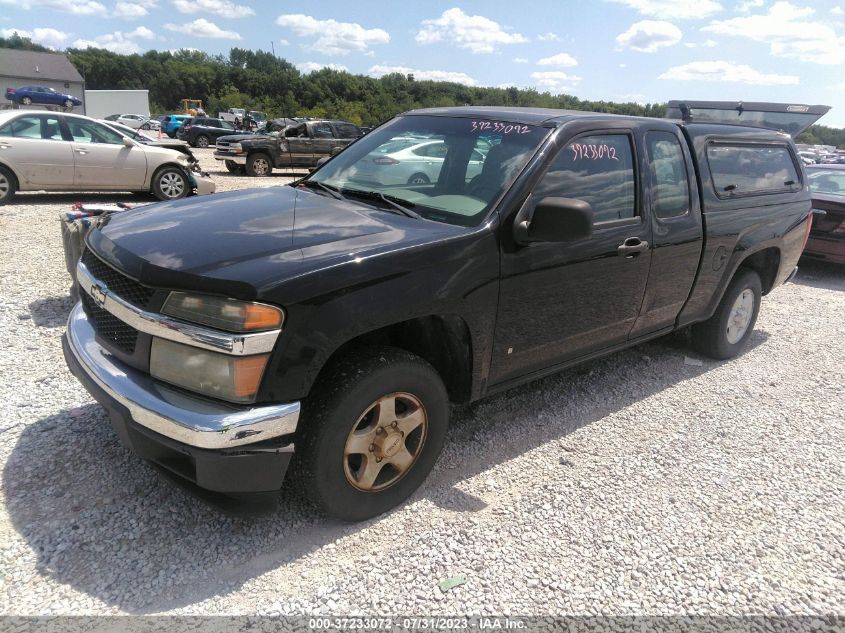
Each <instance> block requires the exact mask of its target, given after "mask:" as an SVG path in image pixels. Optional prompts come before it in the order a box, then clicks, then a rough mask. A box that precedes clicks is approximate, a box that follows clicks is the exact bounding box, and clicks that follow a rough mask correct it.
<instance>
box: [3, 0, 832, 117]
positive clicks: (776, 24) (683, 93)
mask: <svg viewBox="0 0 845 633" xmlns="http://www.w3.org/2000/svg"><path fill="white" fill-rule="evenodd" d="M13 31H17V32H18V33H20V34H21V35H25V36H29V37H31V38H32V39H33V40H34V41H36V42H39V43H41V44H44V45H46V46H49V47H52V48H55V49H57V50H61V49H64V48H67V47H76V48H83V47H87V46H97V47H101V48H107V49H109V50H112V51H115V52H118V53H134V52H143V51H145V50H150V49H157V50H178V49H180V48H193V49H199V50H203V51H206V52H208V53H212V54H214V53H224V54H226V53H228V51H229V49H230V48H231V47H233V46H238V47H242V48H250V49H262V50H267V51H269V50H271V49H275V52H276V54H277V55H278V56H280V57H284V58H285V59H287V60H288V61H290V62H291V63H293V64H295V65H296V66H297V67H298V68H299V69H300V70H301V71H303V72H311V71H313V70H316V69H319V68H322V67H325V66H329V67H333V68H337V69H340V70H348V71H349V72H352V73H360V74H367V75H371V76H374V77H378V76H380V75H383V74H385V73H390V72H401V73H413V74H414V76H415V77H416V78H418V79H438V80H450V81H458V82H461V83H465V84H468V85H473V86H518V87H526V88H527V87H533V88H536V89H538V90H540V91H541V92H545V91H548V92H551V93H553V94H558V93H566V94H572V95H574V96H576V97H579V98H581V99H589V100H608V101H635V102H638V103H661V102H666V101H668V100H669V99H690V100H692V99H711V100H720V101H721V100H729V101H733V100H736V101H777V102H789V103H805V104H824V105H829V106H832V107H833V109H832V110H831V111H830V112H829V113H828V114H827V115H825V116H824V117H823V118H822V119H821V120H820V121H819V123H821V124H823V125H828V126H831V127H840V128H842V127H845V0H843V1H836V0H817V1H812V2H808V1H806V0H805V1H798V0H789V1H787V0H778V1H770V0H556V1H555V0H531V1H530V2H513V1H512V0H511V1H509V2H504V1H499V0H485V1H483V2H481V1H473V0H463V1H461V0H449V1H446V2H440V1H439V0H438V1H430V0H428V1H426V2H422V1H418V0H405V1H404V2H400V1H397V0H392V1H389V0H357V1H355V2H350V1H349V0H342V1H341V0H316V1H314V2H307V3H304V2H289V1H288V0H276V1H270V0H132V1H125V0H0V34H2V35H4V36H8V35H11V33H12V32H13Z"/></svg>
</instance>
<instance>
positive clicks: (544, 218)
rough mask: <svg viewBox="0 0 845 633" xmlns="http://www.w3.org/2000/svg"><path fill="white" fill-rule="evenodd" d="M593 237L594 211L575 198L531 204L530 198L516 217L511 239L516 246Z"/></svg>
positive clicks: (587, 203)
mask: <svg viewBox="0 0 845 633" xmlns="http://www.w3.org/2000/svg"><path fill="white" fill-rule="evenodd" d="M592 234H593V208H592V207H591V206H590V203H589V202H585V201H584V200H576V199H574V198H554V197H548V198H543V199H542V200H540V201H539V202H537V203H536V204H534V205H532V198H531V196H529V197H528V200H526V201H525V204H523V205H522V208H521V209H520V210H519V212H518V213H517V214H516V218H514V223H513V237H514V239H515V240H516V241H517V243H519V244H530V243H531V242H576V241H578V240H583V239H587V238H588V237H590V236H591V235H592Z"/></svg>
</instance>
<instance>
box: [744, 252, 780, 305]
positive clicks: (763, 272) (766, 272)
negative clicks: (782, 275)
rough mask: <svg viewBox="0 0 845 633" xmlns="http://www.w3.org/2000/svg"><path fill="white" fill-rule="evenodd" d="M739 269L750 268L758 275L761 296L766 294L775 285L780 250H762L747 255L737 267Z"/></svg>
mask: <svg viewBox="0 0 845 633" xmlns="http://www.w3.org/2000/svg"><path fill="white" fill-rule="evenodd" d="M739 266H740V268H750V269H751V270H753V271H755V272H756V273H757V274H758V275H760V282H761V284H762V286H763V294H764V295H765V294H768V293H769V291H770V290H771V289H772V287H773V286H774V285H775V279H776V278H777V274H778V270H780V249H778V248H775V247H770V248H764V249H763V250H762V251H757V252H756V253H754V254H753V255H749V256H748V257H746V258H745V259H744V260H742V263H741V264H740V265H739Z"/></svg>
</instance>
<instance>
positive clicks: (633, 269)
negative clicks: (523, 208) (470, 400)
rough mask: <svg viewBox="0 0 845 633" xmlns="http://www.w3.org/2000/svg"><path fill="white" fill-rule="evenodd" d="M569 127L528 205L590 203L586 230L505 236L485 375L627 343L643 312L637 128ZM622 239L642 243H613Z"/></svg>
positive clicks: (644, 238) (495, 377) (643, 225)
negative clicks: (586, 233)
mask: <svg viewBox="0 0 845 633" xmlns="http://www.w3.org/2000/svg"><path fill="white" fill-rule="evenodd" d="M576 130H577V131H579V132H580V133H578V134H576V135H575V136H574V137H573V138H571V140H569V141H568V143H567V144H566V145H565V146H564V147H563V149H562V150H560V152H559V153H558V155H557V157H556V158H555V159H554V160H553V162H552V163H551V165H550V166H549V168H548V169H547V171H546V172H545V174H544V175H543V176H542V177H541V178H540V180H539V182H538V183H537V184H536V185H535V187H534V189H533V191H532V194H531V197H530V198H529V201H528V204H536V202H538V201H539V200H541V199H543V198H545V197H561V198H574V199H578V200H584V201H586V202H589V203H590V205H591V207H592V209H593V229H592V236H591V237H589V238H587V239H582V240H578V241H572V242H535V243H532V244H528V245H514V244H510V245H508V244H509V243H511V242H512V240H503V251H502V258H501V275H502V276H501V286H500V299H499V311H498V318H497V323H496V333H495V343H494V348H493V362H492V366H491V372H490V373H491V382H492V383H500V382H507V381H508V380H512V379H518V378H520V377H523V376H525V375H527V374H531V373H534V372H540V371H542V370H544V369H546V368H551V367H554V366H556V365H561V364H563V363H566V362H568V361H571V360H574V359H576V358H579V357H583V356H587V355H589V354H591V353H593V352H597V351H599V350H602V349H605V348H608V347H612V346H614V345H618V344H620V343H624V342H625V341H626V340H627V338H628V334H629V332H630V331H631V328H632V327H633V325H634V322H635V321H636V319H637V317H638V315H639V313H640V307H641V305H642V303H643V296H644V294H645V288H646V282H647V280H648V272H649V265H650V261H651V249H650V247H649V244H648V242H649V241H650V235H651V228H650V225H649V224H648V223H647V222H646V221H644V218H643V217H642V215H643V214H642V211H641V209H642V203H641V195H640V188H639V186H638V184H637V183H638V174H637V164H636V155H637V152H636V149H635V148H636V143H635V134H634V130H631V129H628V128H627V127H625V126H619V127H615V126H606V127H603V128H602V129H589V127H587V128H586V129H585V127H584V126H583V125H582V126H579V128H576ZM576 130H573V131H576ZM503 230H511V227H510V226H507V227H503ZM625 245H629V246H635V249H640V250H634V251H633V252H632V251H631V250H629V249H628V248H622V249H620V247H623V246H625ZM636 245H638V246H636Z"/></svg>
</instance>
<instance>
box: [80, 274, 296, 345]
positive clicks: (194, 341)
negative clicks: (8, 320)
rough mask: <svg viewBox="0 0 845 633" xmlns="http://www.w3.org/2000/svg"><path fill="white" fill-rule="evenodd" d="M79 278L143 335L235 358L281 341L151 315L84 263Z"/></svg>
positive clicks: (82, 285) (265, 335)
mask: <svg viewBox="0 0 845 633" xmlns="http://www.w3.org/2000/svg"><path fill="white" fill-rule="evenodd" d="M76 278H77V281H78V282H79V287H80V288H81V289H82V290H83V291H85V292H86V293H87V294H88V295H90V296H91V298H92V299H93V300H94V302H95V303H96V304H97V305H99V306H100V307H101V308H103V310H105V311H106V312H109V313H111V314H113V315H114V316H116V317H117V318H118V319H120V320H121V321H123V322H124V323H126V324H127V325H131V326H132V327H133V328H135V329H136V330H138V331H139V332H145V333H146V334H150V335H151V336H157V337H159V338H164V339H167V340H168V341H174V342H176V343H184V344H185V345H191V346H192V347H199V348H200V349H207V350H211V351H213V352H222V353H223V354H230V355H232V356H248V355H250V354H266V353H268V352H271V351H273V347H274V346H275V345H276V339H278V338H279V333H280V332H281V330H271V331H269V332H256V333H254V334H233V333H231V332H223V331H221V330H213V329H211V328H206V327H202V326H201V325H193V324H191V323H186V322H185V321H179V320H177V319H173V318H171V317H169V316H166V315H164V314H159V313H157V312H147V311H146V310H143V309H141V308H139V307H137V306H134V305H132V304H131V303H129V302H128V301H125V300H124V299H122V298H120V297H118V296H117V295H116V294H115V293H113V292H112V291H110V290H109V289H108V286H106V285H105V284H104V283H103V282H101V281H99V280H98V279H96V278H95V277H94V276H93V275H92V274H91V273H90V271H89V270H88V268H87V267H86V266H85V264H83V263H82V261H81V260H80V262H79V263H78V264H77V265H76Z"/></svg>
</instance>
